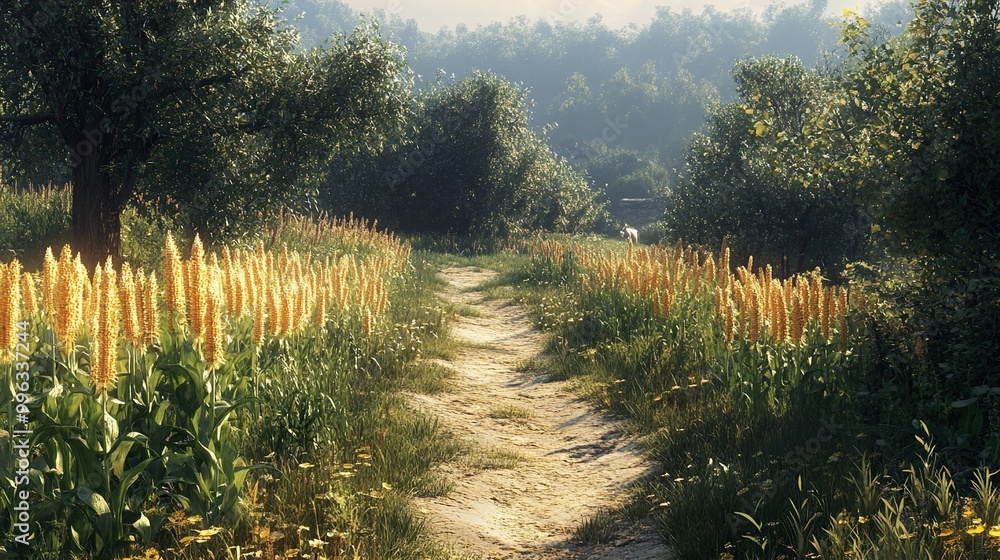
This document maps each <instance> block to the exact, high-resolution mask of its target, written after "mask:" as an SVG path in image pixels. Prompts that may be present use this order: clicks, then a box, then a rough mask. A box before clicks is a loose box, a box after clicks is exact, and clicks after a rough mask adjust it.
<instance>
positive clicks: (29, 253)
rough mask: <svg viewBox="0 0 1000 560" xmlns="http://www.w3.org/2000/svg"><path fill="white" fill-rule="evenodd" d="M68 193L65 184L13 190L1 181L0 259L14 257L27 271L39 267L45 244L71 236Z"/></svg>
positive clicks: (55, 246)
mask: <svg viewBox="0 0 1000 560" xmlns="http://www.w3.org/2000/svg"><path fill="white" fill-rule="evenodd" d="M70 204H71V192H70V190H69V189H68V188H66V187H44V188H35V189H28V190H22V189H15V188H14V187H12V186H9V185H4V184H2V182H0V262H10V260H11V259H13V258H15V257H16V258H17V259H18V260H20V261H21V264H22V265H23V266H24V267H25V269H27V270H38V269H40V268H41V266H42V260H43V259H44V257H45V249H46V247H53V252H55V253H56V255H58V254H59V248H60V247H62V245H64V244H66V243H69V242H70V240H71V238H72V227H71V223H70Z"/></svg>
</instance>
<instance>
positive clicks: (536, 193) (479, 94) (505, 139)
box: [325, 73, 599, 239]
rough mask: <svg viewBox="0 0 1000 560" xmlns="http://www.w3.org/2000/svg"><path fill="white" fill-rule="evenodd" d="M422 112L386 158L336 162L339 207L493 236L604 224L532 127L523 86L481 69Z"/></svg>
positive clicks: (332, 201) (329, 192) (572, 174)
mask: <svg viewBox="0 0 1000 560" xmlns="http://www.w3.org/2000/svg"><path fill="white" fill-rule="evenodd" d="M414 113H415V114H414V116H413V123H414V126H413V130H412V131H411V132H409V133H407V134H405V135H403V136H401V137H399V138H398V139H397V141H396V142H395V143H394V144H393V145H392V146H391V147H390V148H389V149H388V150H386V151H385V152H381V153H374V152H369V153H368V156H367V157H368V161H367V163H361V164H359V163H358V161H356V160H355V159H354V158H353V156H350V155H349V156H345V157H344V158H341V159H340V160H338V161H337V162H336V164H335V167H334V174H333V176H332V183H331V184H329V185H328V187H327V189H326V192H325V199H326V201H327V204H329V205H330V206H331V207H332V209H333V210H334V211H337V212H346V211H366V212H369V213H370V214H371V215H373V216H375V217H378V218H380V219H381V220H382V221H383V222H385V223H395V224H398V225H399V226H400V227H402V228H403V229H405V230H407V231H414V232H427V233H436V234H455V235H458V236H472V237H473V238H486V239H488V238H505V237H507V236H510V235H512V234H517V233H523V232H528V231H532V230H551V231H580V230H583V229H586V228H587V227H589V226H590V225H591V224H592V223H593V222H594V221H595V220H596V219H597V216H598V213H599V206H598V205H597V204H595V202H594V199H595V195H594V193H593V192H592V191H591V190H590V189H589V188H588V186H587V183H586V181H585V180H584V178H583V177H582V176H581V175H580V174H579V173H578V172H576V171H575V170H573V169H572V168H571V167H570V166H569V165H568V163H567V162H566V161H564V160H562V159H559V158H557V157H555V156H554V155H553V154H552V153H551V151H550V150H549V149H548V147H546V145H545V144H544V142H543V138H541V137H539V136H538V135H537V134H535V133H534V132H532V131H531V130H530V129H529V128H528V118H529V115H528V112H527V109H526V102H525V91H524V90H523V89H521V88H519V87H518V86H516V85H514V84H512V83H510V82H507V81H505V80H502V79H500V78H498V77H497V76H494V75H491V74H483V73H477V74H474V75H473V76H471V77H469V78H467V79H465V80H461V81H459V82H457V83H455V84H454V85H451V86H445V85H440V84H439V85H438V86H436V87H435V88H433V89H431V90H430V91H428V92H425V93H423V94H422V95H421V97H420V98H419V99H418V100H417V104H416V107H415V110H414ZM364 157H365V156H364V154H362V158H364ZM362 161H364V160H362Z"/></svg>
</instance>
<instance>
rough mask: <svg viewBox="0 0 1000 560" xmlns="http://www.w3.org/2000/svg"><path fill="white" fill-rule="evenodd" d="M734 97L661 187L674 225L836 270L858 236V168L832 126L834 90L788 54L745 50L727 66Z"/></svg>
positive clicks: (772, 259)
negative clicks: (672, 181)
mask: <svg viewBox="0 0 1000 560" xmlns="http://www.w3.org/2000/svg"><path fill="white" fill-rule="evenodd" d="M733 75H734V78H735V80H736V87H737V91H738V93H739V96H740V100H739V101H737V102H735V103H731V104H729V105H726V106H723V107H721V108H720V109H718V110H716V111H714V112H713V114H712V116H711V119H710V123H711V124H710V127H709V130H708V133H707V134H704V135H697V136H695V138H694V139H693V140H692V142H691V144H690V146H689V148H688V155H687V160H686V162H685V166H684V169H683V173H682V175H681V177H680V179H679V180H678V184H677V186H676V187H675V188H674V189H672V190H671V192H670V194H669V202H668V210H667V222H668V227H669V229H670V230H672V232H673V233H674V235H676V236H678V237H683V238H685V239H687V240H689V241H693V242H697V243H702V244H706V245H711V246H718V245H719V244H720V243H721V242H722V240H723V238H727V237H728V239H729V243H730V246H731V247H732V248H733V249H734V250H735V251H736V253H737V255H738V256H739V257H740V258H741V259H744V258H746V257H747V256H748V255H751V254H752V255H754V257H755V261H756V262H758V263H772V264H774V265H776V266H778V265H781V266H780V268H779V270H780V271H781V273H783V274H790V273H795V272H802V271H804V270H808V269H811V268H813V267H816V266H821V267H822V268H823V270H824V272H827V273H831V274H837V273H838V271H839V270H840V269H841V268H842V267H843V266H844V264H845V263H846V262H847V261H848V260H851V259H852V258H857V257H858V256H860V250H861V248H862V244H863V241H864V237H863V224H862V218H861V215H860V208H859V207H858V205H857V204H855V203H854V201H853V198H854V190H853V185H854V184H855V183H856V181H857V174H858V173H860V172H863V168H861V167H859V166H856V165H855V162H857V160H858V158H857V155H856V154H854V153H853V152H852V149H853V148H852V147H851V145H850V144H849V143H847V142H844V141H843V136H842V135H838V134H834V133H827V131H830V130H832V129H833V128H834V125H833V123H834V122H837V120H838V119H839V118H840V117H839V112H840V110H841V108H842V107H843V102H842V98H843V95H842V92H841V91H840V90H839V89H838V88H837V87H836V86H835V84H832V83H830V81H829V80H827V79H825V78H824V77H823V76H821V75H819V74H818V73H816V72H813V71H810V70H808V69H806V68H805V67H804V66H803V65H802V63H801V62H800V61H799V60H798V59H796V58H794V57H789V58H785V59H779V58H775V57H764V58H761V59H748V60H745V61H742V62H740V63H739V64H737V66H736V68H735V70H734V72H733Z"/></svg>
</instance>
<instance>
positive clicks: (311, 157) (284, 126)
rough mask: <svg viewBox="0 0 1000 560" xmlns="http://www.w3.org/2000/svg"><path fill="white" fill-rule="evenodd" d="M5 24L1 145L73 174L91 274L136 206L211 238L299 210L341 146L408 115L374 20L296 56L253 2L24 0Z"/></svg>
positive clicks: (394, 64) (398, 67)
mask: <svg viewBox="0 0 1000 560" xmlns="http://www.w3.org/2000/svg"><path fill="white" fill-rule="evenodd" d="M0 22H2V26H3V28H4V29H5V30H8V31H9V32H7V33H5V34H4V40H3V42H0V91H2V92H3V95H2V97H0V146H2V148H0V149H2V151H3V153H4V155H5V156H6V158H5V159H7V160H8V161H11V163H12V164H13V165H14V166H15V167H16V166H19V165H25V166H27V165H31V161H32V160H31V159H27V158H20V152H19V150H21V147H22V146H24V145H31V146H38V147H39V148H40V149H42V150H44V153H45V155H46V156H47V157H48V158H49V160H50V161H57V162H61V163H63V164H65V165H67V166H70V167H71V168H72V183H73V188H74V190H75V191H76V192H77V193H78V196H75V197H74V199H73V200H74V209H73V224H74V239H75V242H76V244H77V245H78V247H77V248H78V249H79V250H80V251H82V252H83V255H84V260H85V262H87V263H89V264H91V265H93V264H95V263H96V262H97V261H98V260H100V259H101V258H102V257H103V256H104V255H105V254H107V253H112V254H115V255H116V256H118V254H119V250H120V247H119V236H120V223H119V221H120V216H121V213H122V211H123V210H124V208H126V207H127V206H129V205H130V204H138V205H140V206H150V207H153V208H155V209H156V210H158V211H160V212H162V213H164V214H168V215H172V214H175V213H182V214H183V215H184V216H185V218H186V220H187V222H188V224H189V225H190V226H191V227H192V228H194V229H195V230H197V231H199V233H201V235H202V236H203V237H204V238H206V240H209V241H211V240H214V239H216V238H225V237H227V236H231V235H236V234H240V233H243V232H245V231H247V229H248V228H253V227H255V226H259V224H260V223H261V220H262V218H263V217H266V216H268V215H270V214H272V213H273V212H275V211H277V210H278V209H279V208H280V207H281V206H283V205H286V204H293V205H301V204H302V203H303V202H305V201H307V200H308V199H309V197H310V196H312V195H314V194H315V187H316V179H317V176H318V173H320V172H321V171H322V170H323V168H324V166H325V163H326V161H327V160H328V158H329V156H330V154H331V153H332V152H334V151H336V150H337V149H338V148H339V147H341V146H344V145H351V144H364V143H368V142H372V143H378V142H379V141H380V140H379V134H380V133H381V132H382V131H384V130H386V129H388V128H389V127H390V125H391V123H393V122H394V121H396V120H397V118H398V117H399V116H400V114H401V112H402V109H403V107H404V106H405V100H406V86H407V80H406V79H405V77H404V76H403V72H402V71H403V65H402V62H401V61H400V58H399V56H398V53H396V52H395V51H394V50H393V49H392V48H390V47H389V46H388V45H386V44H385V43H383V42H382V41H381V40H380V39H379V38H378V36H377V32H376V31H375V30H374V29H373V28H371V27H365V28H362V29H359V30H358V31H357V32H356V33H354V34H353V35H351V36H350V37H342V38H339V39H337V40H335V41H333V42H332V43H330V45H329V48H328V50H311V51H301V50H297V42H296V38H295V34H294V32H293V31H292V30H291V29H290V28H287V27H284V26H282V25H281V24H279V23H278V22H277V21H276V20H275V16H274V13H273V12H272V11H270V10H268V9H266V8H264V7H262V6H259V5H256V6H255V5H254V4H252V3H247V2H223V3H213V2H209V3H182V4H170V5H165V4H161V3H157V2H130V3H126V4H108V5H104V4H92V5H87V6H86V7H84V6H81V5H71V4H67V3H58V2H57V3H44V4H39V3H37V2H21V1H17V2H8V3H5V4H4V6H3V9H2V10H0ZM206 53H212V54H211V55H210V56H206ZM14 171H16V169H15V170H14Z"/></svg>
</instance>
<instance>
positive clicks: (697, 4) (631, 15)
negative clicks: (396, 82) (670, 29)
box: [347, 0, 865, 31]
mask: <svg viewBox="0 0 1000 560" xmlns="http://www.w3.org/2000/svg"><path fill="white" fill-rule="evenodd" d="M347 3H348V4H350V5H351V7H353V8H354V9H356V10H360V11H370V10H372V9H382V10H385V11H386V12H390V13H396V14H399V15H400V16H401V17H402V18H403V19H415V20H417V22H418V23H419V24H420V28H421V29H422V30H424V31H437V30H438V29H439V28H440V27H441V26H444V25H447V26H449V27H454V26H455V25H456V24H458V23H465V24H466V25H468V26H469V27H473V28H474V27H475V26H476V25H478V24H486V23H490V22H492V21H503V22H506V21H507V20H509V19H510V18H512V17H514V16H516V15H521V14H525V15H527V16H528V17H529V18H531V19H547V20H550V21H570V20H579V21H583V20H586V19H588V18H590V17H591V16H593V15H594V14H596V13H601V14H602V15H603V16H604V21H605V23H607V24H608V25H609V26H611V27H622V26H625V25H628V24H629V23H640V24H641V23H644V22H646V21H649V19H650V18H651V17H652V16H653V14H654V13H655V11H656V6H669V7H671V8H672V9H674V10H682V9H684V8H690V9H692V10H693V11H695V12H700V11H701V10H702V7H703V6H704V5H705V4H706V3H711V4H714V5H715V7H716V9H717V10H719V11H726V10H731V9H734V8H750V9H752V10H754V11H756V12H761V11H763V9H764V8H765V7H767V6H768V5H769V4H771V3H773V2H771V1H770V0H715V1H713V2H706V1H705V0H494V1H488V2H482V1H472V2H470V1H469V0H347ZM786 3H788V4H794V3H798V2H786ZM864 4H865V2H864V1H863V0H829V3H828V7H827V12H828V13H830V14H839V13H840V12H841V10H842V9H843V8H850V9H857V8H858V7H859V6H863V5H864Z"/></svg>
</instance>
